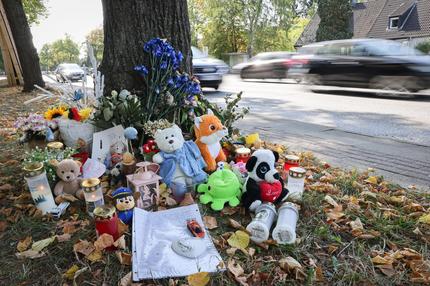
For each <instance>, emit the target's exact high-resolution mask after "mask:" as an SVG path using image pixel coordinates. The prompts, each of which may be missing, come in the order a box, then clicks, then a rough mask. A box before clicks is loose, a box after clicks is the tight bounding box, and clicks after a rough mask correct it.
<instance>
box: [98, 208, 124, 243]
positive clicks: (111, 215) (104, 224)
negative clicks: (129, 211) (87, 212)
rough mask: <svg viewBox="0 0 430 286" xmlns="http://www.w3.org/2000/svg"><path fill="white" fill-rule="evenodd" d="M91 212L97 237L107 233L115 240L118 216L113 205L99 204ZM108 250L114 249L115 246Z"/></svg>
mask: <svg viewBox="0 0 430 286" xmlns="http://www.w3.org/2000/svg"><path fill="white" fill-rule="evenodd" d="M93 213H94V220H95V225H96V233H97V237H99V236H100V235H102V234H104V233H107V234H110V235H112V237H113V240H114V241H116V240H117V239H118V238H119V231H118V216H117V214H116V211H115V207H113V206H108V205H103V206H99V207H96V208H95V209H94V212H93ZM108 250H115V247H111V249H108Z"/></svg>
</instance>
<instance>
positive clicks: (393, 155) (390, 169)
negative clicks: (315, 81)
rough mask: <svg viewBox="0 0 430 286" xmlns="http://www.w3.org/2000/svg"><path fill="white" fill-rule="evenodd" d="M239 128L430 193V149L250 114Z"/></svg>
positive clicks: (337, 164) (331, 162)
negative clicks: (371, 170) (371, 171)
mask: <svg viewBox="0 0 430 286" xmlns="http://www.w3.org/2000/svg"><path fill="white" fill-rule="evenodd" d="M238 127H239V128H240V129H241V130H242V131H243V132H245V133H251V132H258V133H260V137H261V138H262V139H263V140H268V139H270V141H272V142H276V143H282V144H285V145H287V146H288V147H289V148H291V150H295V151H312V152H313V153H314V154H315V155H317V156H318V157H319V158H320V159H322V160H325V161H327V162H328V163H330V164H331V165H333V166H338V167H346V168H358V169H361V170H364V169H367V168H369V167H371V168H374V169H375V170H376V173H377V174H378V175H382V176H384V177H385V178H387V179H389V180H391V181H393V182H395V183H398V184H400V185H402V186H403V187H408V186H410V185H415V186H416V187H417V188H419V189H423V190H426V191H430V147H425V146H420V145H415V144H410V143H403V142H398V141H395V140H390V139H382V138H377V137H370V136H364V135H359V134H354V133H349V132H345V131H341V130H336V129H333V128H330V127H326V126H322V125H316V124H308V123H303V122H299V121H295V120H281V121H274V120H273V119H271V118H266V117H265V116H264V115H263V116H261V115H259V114H255V113H253V114H250V115H248V116H247V117H245V119H244V120H242V121H240V123H239V124H238Z"/></svg>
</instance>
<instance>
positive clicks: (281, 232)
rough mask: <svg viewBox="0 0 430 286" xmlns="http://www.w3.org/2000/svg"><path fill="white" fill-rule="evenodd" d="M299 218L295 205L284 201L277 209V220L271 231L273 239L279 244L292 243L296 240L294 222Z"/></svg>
mask: <svg viewBox="0 0 430 286" xmlns="http://www.w3.org/2000/svg"><path fill="white" fill-rule="evenodd" d="M298 218H299V211H298V209H297V206H296V205H295V204H293V203H290V202H286V203H284V204H282V206H281V207H280V208H279V211H278V222H277V223H276V226H275V228H274V229H273V232H272V237H273V239H275V240H276V242H277V243H279V244H292V243H294V242H295V241H296V224H297V220H298Z"/></svg>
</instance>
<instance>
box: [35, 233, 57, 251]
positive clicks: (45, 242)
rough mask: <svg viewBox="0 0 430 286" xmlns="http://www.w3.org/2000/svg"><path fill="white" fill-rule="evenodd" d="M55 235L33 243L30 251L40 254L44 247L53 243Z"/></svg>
mask: <svg viewBox="0 0 430 286" xmlns="http://www.w3.org/2000/svg"><path fill="white" fill-rule="evenodd" d="M55 238H56V235H54V236H51V237H48V238H45V239H42V240H38V241H35V242H33V245H32V246H31V250H34V251H38V252H41V251H42V250H43V249H44V248H45V247H47V246H48V245H50V244H51V243H53V242H54V240H55Z"/></svg>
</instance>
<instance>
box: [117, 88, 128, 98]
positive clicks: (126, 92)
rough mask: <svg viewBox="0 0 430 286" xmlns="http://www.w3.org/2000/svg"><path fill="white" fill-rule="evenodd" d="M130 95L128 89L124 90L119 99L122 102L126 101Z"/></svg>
mask: <svg viewBox="0 0 430 286" xmlns="http://www.w3.org/2000/svg"><path fill="white" fill-rule="evenodd" d="M129 95H130V92H129V91H128V90H126V89H123V90H121V92H120V93H119V98H120V99H121V100H126V99H127V96H129Z"/></svg>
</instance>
